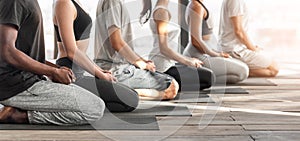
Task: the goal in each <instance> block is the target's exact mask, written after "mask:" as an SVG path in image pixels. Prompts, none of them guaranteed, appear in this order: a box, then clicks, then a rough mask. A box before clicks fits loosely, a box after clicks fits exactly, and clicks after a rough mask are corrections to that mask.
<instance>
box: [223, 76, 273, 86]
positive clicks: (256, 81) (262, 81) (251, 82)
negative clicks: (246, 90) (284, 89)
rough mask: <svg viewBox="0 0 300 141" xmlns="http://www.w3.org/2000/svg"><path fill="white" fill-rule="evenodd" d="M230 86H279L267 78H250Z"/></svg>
mask: <svg viewBox="0 0 300 141" xmlns="http://www.w3.org/2000/svg"><path fill="white" fill-rule="evenodd" d="M229 86H277V84H275V83H273V82H271V81H270V80H268V79H266V78H248V79H246V80H244V81H243V82H240V83H237V84H229Z"/></svg>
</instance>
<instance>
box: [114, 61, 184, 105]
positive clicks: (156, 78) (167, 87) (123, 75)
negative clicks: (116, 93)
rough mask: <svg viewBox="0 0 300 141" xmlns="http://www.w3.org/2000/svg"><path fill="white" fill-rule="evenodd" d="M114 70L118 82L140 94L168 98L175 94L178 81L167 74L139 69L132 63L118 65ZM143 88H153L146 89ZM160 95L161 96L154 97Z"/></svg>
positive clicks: (173, 96)
mask: <svg viewBox="0 0 300 141" xmlns="http://www.w3.org/2000/svg"><path fill="white" fill-rule="evenodd" d="M114 70H115V71H113V74H114V76H115V77H116V78H117V80H118V82H120V83H122V84H124V85H126V86H128V87H130V88H133V89H135V90H136V91H137V92H138V94H139V95H140V96H144V97H148V96H150V97H151V98H154V99H163V100H169V99H173V98H175V97H176V95H177V92H178V88H179V86H178V83H177V82H176V80H175V79H174V78H172V77H171V76H169V75H167V74H163V73H158V72H150V71H147V70H141V69H138V68H136V67H135V66H133V65H124V66H118V68H116V69H114ZM145 89H153V90H150V91H149V90H147V91H146V90H145ZM152 92H155V93H154V94H153V93H152ZM156 92H158V94H157V93H156ZM161 95H162V97H156V96H161Z"/></svg>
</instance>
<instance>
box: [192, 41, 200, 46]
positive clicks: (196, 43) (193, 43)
mask: <svg viewBox="0 0 300 141" xmlns="http://www.w3.org/2000/svg"><path fill="white" fill-rule="evenodd" d="M198 44H199V43H198V41H197V40H196V39H192V45H193V46H194V47H196V46H198Z"/></svg>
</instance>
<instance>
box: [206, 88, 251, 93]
mask: <svg viewBox="0 0 300 141" xmlns="http://www.w3.org/2000/svg"><path fill="white" fill-rule="evenodd" d="M203 92H205V93H208V94H249V92H248V91H247V90H245V89H243V88H240V87H236V88H226V87H225V88H224V87H213V88H210V89H207V90H203Z"/></svg>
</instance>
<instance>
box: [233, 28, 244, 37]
mask: <svg viewBox="0 0 300 141" xmlns="http://www.w3.org/2000/svg"><path fill="white" fill-rule="evenodd" d="M234 33H235V36H236V37H237V38H239V39H242V38H243V37H244V36H243V35H244V32H243V31H242V30H235V32H234Z"/></svg>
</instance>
